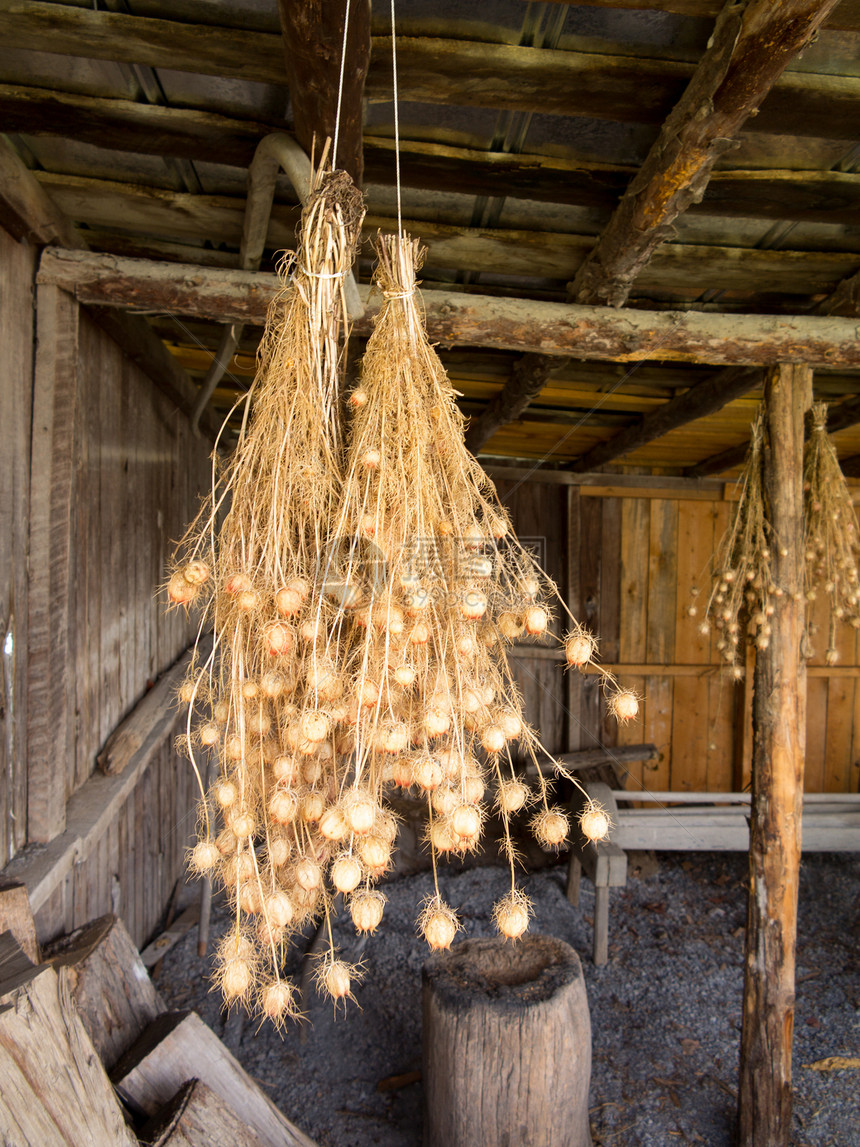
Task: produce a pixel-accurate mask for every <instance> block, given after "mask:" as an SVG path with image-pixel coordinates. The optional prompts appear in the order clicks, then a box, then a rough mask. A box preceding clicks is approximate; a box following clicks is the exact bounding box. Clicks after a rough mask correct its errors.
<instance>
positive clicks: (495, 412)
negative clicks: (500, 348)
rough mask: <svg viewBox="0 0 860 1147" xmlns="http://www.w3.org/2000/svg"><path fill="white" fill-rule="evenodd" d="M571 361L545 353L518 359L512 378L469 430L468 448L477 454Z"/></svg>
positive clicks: (467, 432)
mask: <svg viewBox="0 0 860 1147" xmlns="http://www.w3.org/2000/svg"><path fill="white" fill-rule="evenodd" d="M569 361H570V360H569V359H567V358H550V357H549V356H548V355H544V354H526V355H523V357H522V358H520V359H517V361H516V362H515V363H514V366H513V370H512V371H511V375H510V378H509V379H508V380H507V382H506V383H505V384H504V386H503V387H502V389H501V390H500V391H499V393H498V394H497V395H495V397H494V398H493V399H492V401H491V402H490V404H489V405H488V406H487V407H486V408H485V409H484V410H483V411H482V413H481V414H480V415H479V416H478V417H477V418H476V419H474V421H473V422H472V423H471V425H470V426H469V429H468V430H467V431H466V446H467V447H468V448H469V450H471V451H472V453H473V454H477V453H478V451H479V450H480V449H481V447H482V446H483V445H484V443H485V442H488V441H489V440H490V439H491V438H492V436H493V435H494V434H495V433H496V431H497V430H498V429H500V427H502V426H506V425H507V424H508V423H509V422H513V421H514V419H515V418H517V417H519V415H520V414H522V412H523V411H524V410H525V409H526V407H527V406H528V405H529V403H530V402H532V400H533V399H535V398H537V396H538V395H539V394H540V392H541V391H542V390H543V388H544V387H545V386H546V384H547V381H548V380H549V379H550V378H551V377H552V375H553V374H555V373H556V371H559V370H563V369H564V367H566V366H567V364H568V362H569Z"/></svg>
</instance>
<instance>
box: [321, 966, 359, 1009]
mask: <svg viewBox="0 0 860 1147" xmlns="http://www.w3.org/2000/svg"><path fill="white" fill-rule="evenodd" d="M351 970H352V969H351V968H350V966H349V964H346V963H344V961H343V960H333V959H331V957H328V958H326V961H325V962H324V963H323V964H321V965H320V968H319V971H318V973H317V983H318V985H319V987H320V989H321V990H322V991H324V992H325V993H326V994H327V995H328V996H330V997H331V998H332V999H333V1000H342V999H343V998H344V997H345V996H348V995H349V994H350V971H351Z"/></svg>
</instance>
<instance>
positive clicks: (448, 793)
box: [430, 785, 460, 816]
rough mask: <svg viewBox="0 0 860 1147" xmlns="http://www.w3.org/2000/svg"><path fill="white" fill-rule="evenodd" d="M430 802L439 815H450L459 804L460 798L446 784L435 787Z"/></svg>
mask: <svg viewBox="0 0 860 1147" xmlns="http://www.w3.org/2000/svg"><path fill="white" fill-rule="evenodd" d="M430 804H431V805H432V806H433V811H434V812H436V813H438V814H439V816H450V815H451V813H452V812H453V811H454V809H455V808H457V806H458V805H459V804H460V798H459V796H458V795H457V793H455V792H454V790H453V789H452V788H449V787H448V786H447V785H446V786H445V787H444V788H440V789H435V790H434V792H433V793H431V795H430Z"/></svg>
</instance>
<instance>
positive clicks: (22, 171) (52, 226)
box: [0, 136, 87, 248]
mask: <svg viewBox="0 0 860 1147" xmlns="http://www.w3.org/2000/svg"><path fill="white" fill-rule="evenodd" d="M0 224H2V225H3V226H4V227H5V228H6V230H7V231H8V232H9V233H10V235H14V236H15V238H16V239H26V241H27V242H28V243H36V244H39V245H40V246H44V245H46V244H48V243H58V244H59V245H60V246H61V247H78V248H86V246H87V244H86V241H85V240H84V239H83V237H82V236H81V235H80V234H79V232H78V231H77V229H76V228H75V226H74V224H73V223H72V221H71V220H70V219H69V218H68V216H67V215H65V214H64V213H63V212H62V211H61V210H60V208H59V207H58V206H57V205H56V203H55V202H54V200H53V199H52V198H51V197H50V195H48V193H47V192H46V191H45V189H44V188H43V187H42V185H41V184H40V183H39V182H38V181H37V180H36V179H35V177H34V176H33V173H32V172H31V171H30V170H29V169H28V168H27V167H26V165H25V164H24V163H22V162H21V158H20V156H19V155H18V154H17V153H16V151H15V150H14V148H13V147H12V145H11V144H10V143H9V142H8V141H7V140H5V139H3V138H2V136H0Z"/></svg>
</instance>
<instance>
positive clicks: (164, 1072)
mask: <svg viewBox="0 0 860 1147" xmlns="http://www.w3.org/2000/svg"><path fill="white" fill-rule="evenodd" d="M111 1078H112V1079H113V1081H114V1085H115V1086H116V1088H117V1090H118V1091H119V1093H120V1095H121V1096H122V1097H123V1098H124V1099H125V1100H126V1102H127V1103H128V1104H129V1106H130V1107H132V1109H137V1110H139V1111H141V1112H143V1113H144V1114H146V1115H150V1116H152V1115H155V1114H156V1113H157V1112H158V1111H159V1110H160V1109H161V1108H162V1107H163V1106H164V1104H165V1103H168V1102H169V1101H170V1100H171V1099H172V1098H173V1096H174V1095H175V1094H176V1092H177V1090H178V1089H179V1088H180V1087H181V1086H182V1084H183V1083H185V1082H186V1081H187V1080H189V1079H200V1080H201V1081H202V1082H203V1083H205V1084H206V1085H207V1086H208V1087H210V1088H211V1089H212V1090H213V1091H214V1092H216V1093H217V1094H218V1095H219V1096H220V1097H221V1098H222V1099H223V1100H224V1102H225V1103H227V1104H228V1105H229V1106H230V1107H232V1108H233V1110H234V1111H235V1112H236V1113H237V1114H239V1115H241V1117H242V1119H243V1120H244V1121H245V1124H246V1126H248V1127H250V1128H251V1129H252V1130H253V1131H254V1132H255V1133H256V1134H257V1135H258V1136H259V1138H260V1140H261V1141H262V1143H263V1144H264V1145H265V1147H315V1144H314V1142H313V1140H312V1139H309V1138H308V1136H307V1135H305V1133H304V1132H303V1131H300V1130H299V1128H298V1127H296V1126H295V1125H294V1124H292V1123H291V1122H290V1121H289V1119H287V1118H286V1116H284V1115H282V1114H281V1112H280V1111H279V1110H278V1109H277V1107H275V1105H274V1103H272V1101H271V1100H270V1099H269V1098H268V1097H267V1096H266V1095H264V1094H263V1092H262V1091H261V1090H260V1088H259V1087H258V1086H257V1085H256V1083H254V1081H253V1079H251V1077H250V1076H249V1075H248V1074H247V1072H246V1071H244V1069H243V1068H242V1067H241V1065H240V1064H239V1062H238V1061H237V1060H236V1059H235V1058H234V1057H233V1056H232V1055H231V1054H230V1052H229V1051H228V1050H227V1048H226V1047H224V1045H223V1044H222V1043H221V1041H220V1040H219V1039H218V1037H217V1036H216V1035H215V1033H214V1032H213V1031H212V1030H211V1029H210V1028H208V1027H207V1026H206V1024H205V1023H204V1022H203V1020H201V1019H200V1017H199V1016H198V1015H197V1014H196V1013H194V1012H167V1013H165V1014H164V1015H161V1016H159V1017H158V1019H156V1020H154V1021H153V1022H152V1023H151V1024H150V1025H149V1027H147V1028H146V1030H145V1031H144V1032H143V1034H142V1035H141V1036H140V1038H139V1039H138V1040H137V1041H136V1042H135V1043H134V1044H133V1045H132V1047H130V1048H129V1050H128V1052H127V1053H126V1054H125V1055H124V1056H123V1057H122V1059H120V1061H119V1062H118V1063H117V1065H116V1066H115V1067H114V1069H113V1071H112V1072H111Z"/></svg>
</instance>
